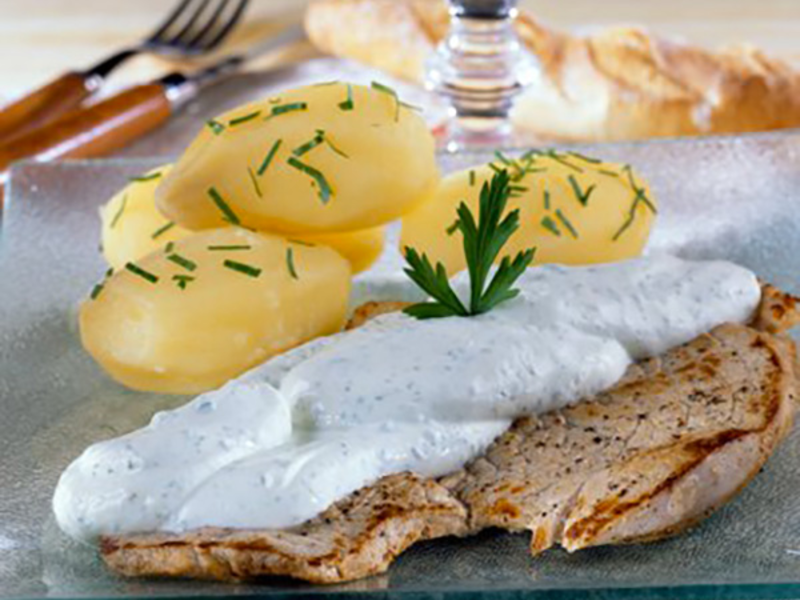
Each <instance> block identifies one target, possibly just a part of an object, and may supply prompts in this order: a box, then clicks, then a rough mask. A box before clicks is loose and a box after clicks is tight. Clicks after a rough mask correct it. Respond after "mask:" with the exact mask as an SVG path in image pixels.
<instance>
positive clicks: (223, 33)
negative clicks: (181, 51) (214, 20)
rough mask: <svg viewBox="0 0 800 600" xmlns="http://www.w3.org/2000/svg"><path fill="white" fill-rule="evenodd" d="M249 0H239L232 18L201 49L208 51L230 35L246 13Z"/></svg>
mask: <svg viewBox="0 0 800 600" xmlns="http://www.w3.org/2000/svg"><path fill="white" fill-rule="evenodd" d="M248 2H249V0H238V4H237V6H236V9H235V10H234V12H233V13H232V14H231V16H230V18H229V19H228V21H227V22H226V23H225V25H223V26H222V28H221V29H220V30H219V32H218V33H217V34H216V35H215V36H214V37H213V38H212V39H211V40H209V41H207V42H205V43H204V44H203V45H202V46H201V47H200V48H199V49H200V50H201V51H203V52H207V51H209V50H211V49H213V48H215V47H217V46H218V45H219V44H220V42H222V40H224V39H225V38H226V37H228V34H229V33H230V32H231V30H232V29H233V28H234V26H235V25H236V23H238V22H239V19H241V18H242V15H243V14H244V10H245V8H247V4H248Z"/></svg>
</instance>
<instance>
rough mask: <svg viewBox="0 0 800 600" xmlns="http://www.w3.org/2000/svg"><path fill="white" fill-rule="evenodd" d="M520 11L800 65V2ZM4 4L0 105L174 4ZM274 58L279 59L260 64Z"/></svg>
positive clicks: (131, 35) (262, 8)
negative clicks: (636, 29)
mask: <svg viewBox="0 0 800 600" xmlns="http://www.w3.org/2000/svg"><path fill="white" fill-rule="evenodd" d="M306 4H307V0H253V1H252V2H251V6H250V7H249V9H248V14H247V18H246V20H245V22H244V23H243V24H242V25H241V26H240V27H239V28H238V29H237V31H235V32H234V33H233V36H232V39H231V41H230V43H229V45H228V46H227V48H230V49H232V48H234V47H235V46H236V45H237V44H240V45H241V44H246V43H247V42H248V41H252V40H253V39H255V38H258V37H260V36H262V35H264V34H268V33H270V32H271V31H274V30H275V28H276V26H278V25H279V24H280V22H286V21H291V20H293V19H300V18H301V17H302V12H303V10H304V8H305V5H306ZM519 5H520V7H523V8H526V9H528V10H530V11H532V12H533V13H534V14H536V15H537V16H539V17H540V18H542V19H544V20H545V21H546V22H548V23H551V24H553V25H556V26H566V27H570V28H579V29H580V28H590V27H592V26H595V25H610V24H621V23H636V24H644V25H646V26H648V27H649V28H650V29H651V30H653V31H654V32H656V33H661V34H667V35H670V36H679V37H682V38H684V39H686V40H688V41H691V42H692V43H696V44H700V45H703V46H707V47H711V48H713V47H718V46H720V45H725V44H731V43H739V42H751V43H753V44H755V45H757V46H759V47H760V48H762V49H763V50H765V51H766V52H768V53H770V54H774V55H776V56H779V57H781V58H783V59H785V60H790V61H793V62H794V63H795V64H797V63H798V62H800V42H798V33H797V32H798V31H800V2H798V1H797V0H762V1H759V2H753V1H752V0H669V1H665V0H604V1H602V2H599V1H598V0H520V3H519ZM0 7H2V19H0V75H2V77H0V100H2V99H6V100H7V99H8V98H9V97H11V96H13V95H16V94H20V93H22V92H23V91H25V90H27V89H30V88H31V87H32V86H35V85H37V84H40V83H42V82H44V81H45V80H46V79H47V78H48V77H49V76H52V75H55V74H57V73H60V72H62V71H63V70H65V69H70V68H78V67H82V66H87V65H89V64H91V63H92V62H93V61H94V60H95V59H96V58H97V57H99V56H102V55H104V54H106V53H108V52H109V51H112V50H113V49H115V48H116V47H118V46H119V44H120V43H121V42H124V41H129V40H135V39H137V38H138V37H139V36H140V35H142V33H143V32H146V31H148V30H149V29H150V28H152V27H153V26H154V25H155V24H156V23H158V22H159V20H161V19H162V18H163V16H164V14H165V13H166V11H167V10H168V9H169V8H170V7H171V3H170V2H166V1H165V0H114V1H113V2H109V1H108V0H36V1H27V2H26V1H20V0H0ZM271 60H274V57H271V58H267V59H262V62H261V63H260V64H261V65H263V63H264V62H265V61H266V62H269V61H271ZM260 64H259V63H254V66H259V65H260ZM254 66H251V67H250V68H254ZM162 69H163V68H162V67H159V65H158V60H157V59H153V58H150V57H140V58H138V59H136V61H135V62H134V63H132V64H130V65H129V66H126V68H125V69H123V70H121V71H120V72H119V73H117V74H115V75H114V81H115V82H120V81H124V82H128V81H130V82H132V81H139V80H141V79H142V77H143V76H148V75H155V74H159V73H161V72H162Z"/></svg>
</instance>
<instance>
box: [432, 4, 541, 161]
mask: <svg viewBox="0 0 800 600" xmlns="http://www.w3.org/2000/svg"><path fill="white" fill-rule="evenodd" d="M448 3H449V5H450V16H451V20H450V30H449V32H448V35H447V36H446V37H445V39H444V40H442V42H441V43H440V44H439V47H438V48H437V50H436V52H435V54H434V55H433V56H432V57H431V59H430V60H429V62H428V65H427V73H426V76H427V77H426V84H427V87H428V88H429V89H431V90H433V91H435V92H437V93H438V94H440V95H442V96H443V97H444V99H445V100H446V101H447V102H448V104H449V105H450V116H449V119H448V121H447V123H446V125H445V127H444V128H443V130H442V131H441V133H440V138H439V146H440V148H444V149H445V150H447V151H448V152H459V151H463V150H466V149H469V148H479V147H484V148H485V147H509V146H511V145H513V131H512V127H511V123H510V120H509V113H510V111H511V106H512V103H513V100H514V97H515V96H516V95H517V94H519V92H520V91H522V90H523V89H524V88H525V87H526V86H528V85H530V84H531V83H533V81H534V80H535V79H536V78H537V77H538V75H539V63H538V61H537V60H536V58H535V57H534V56H533V55H532V54H531V53H529V52H527V51H526V50H525V49H524V48H523V47H522V45H521V44H520V42H519V39H518V38H517V35H516V33H515V32H514V26H513V21H514V18H515V16H516V13H517V9H516V5H517V0H448Z"/></svg>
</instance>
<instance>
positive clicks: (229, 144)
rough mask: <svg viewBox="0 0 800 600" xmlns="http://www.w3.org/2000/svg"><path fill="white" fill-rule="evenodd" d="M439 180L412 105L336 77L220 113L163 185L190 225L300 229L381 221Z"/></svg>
mask: <svg viewBox="0 0 800 600" xmlns="http://www.w3.org/2000/svg"><path fill="white" fill-rule="evenodd" d="M437 183H438V170H437V167H436V160H435V156H434V140H433V136H432V135H431V134H430V132H429V131H428V128H427V126H426V125H425V121H423V119H422V118H421V117H420V116H419V115H418V114H417V113H416V112H415V111H414V110H412V109H411V108H410V107H408V106H407V105H404V104H402V103H401V102H400V101H399V100H398V98H397V97H396V95H394V94H393V93H390V91H386V90H384V89H378V88H375V87H372V88H369V87H364V86H359V85H348V84H344V83H331V84H323V85H316V86H309V87H303V88H298V89H295V90H290V91H287V92H284V93H282V94H280V96H279V97H277V98H270V99H265V100H263V101H260V102H254V103H251V104H248V105H246V106H242V107H240V108H237V109H235V110H232V111H230V112H228V113H225V114H223V115H221V116H219V117H218V118H217V119H216V120H214V121H213V122H210V124H209V125H207V126H206V127H204V128H203V131H201V133H200V135H198V137H197V138H196V139H195V140H194V142H193V143H192V144H191V145H190V146H189V148H188V149H187V150H186V153H185V154H184V155H183V156H182V157H181V158H180V160H179V161H178V162H177V163H176V164H175V168H174V169H173V171H172V172H171V173H170V175H169V176H168V177H166V178H165V179H164V181H163V182H162V184H161V185H160V186H159V188H158V191H157V192H156V193H157V203H158V208H159V210H160V211H161V212H162V213H163V214H164V215H166V216H167V218H169V219H170V220H172V221H175V222H176V223H179V224H180V225H182V226H183V227H185V228H187V229H192V230H197V229H206V228H211V227H220V226H222V225H226V224H229V223H231V222H234V223H236V222H239V223H241V224H242V225H244V226H246V227H249V228H252V229H257V230H262V231H270V232H279V233H284V234H290V235H294V234H298V233H331V232H341V231H353V230H358V229H366V228H370V227H375V226H376V225H382V224H384V223H387V222H389V221H391V220H393V219H395V218H397V217H399V216H401V215H403V214H405V213H407V212H409V211H410V210H411V209H413V208H414V207H415V206H416V205H418V204H420V203H421V202H422V201H424V200H425V199H427V198H428V197H429V196H430V195H431V194H432V193H433V192H434V190H435V187H436V185H437Z"/></svg>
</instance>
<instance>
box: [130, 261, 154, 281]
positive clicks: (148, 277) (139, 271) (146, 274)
mask: <svg viewBox="0 0 800 600" xmlns="http://www.w3.org/2000/svg"><path fill="white" fill-rule="evenodd" d="M125 268H126V269H128V271H130V272H131V273H133V274H134V275H138V276H139V277H141V278H142V279H144V280H145V281H149V282H150V283H156V282H157V281H158V276H157V275H153V274H152V273H151V272H150V271H145V270H144V269H143V268H142V267H140V266H138V265H135V264H133V263H132V262H129V263H125Z"/></svg>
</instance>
